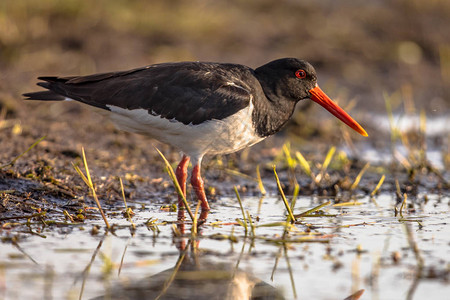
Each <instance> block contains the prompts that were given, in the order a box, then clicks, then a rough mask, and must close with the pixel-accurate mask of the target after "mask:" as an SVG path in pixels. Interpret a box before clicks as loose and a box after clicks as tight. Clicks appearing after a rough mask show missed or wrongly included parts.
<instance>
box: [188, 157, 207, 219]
mask: <svg viewBox="0 0 450 300" xmlns="http://www.w3.org/2000/svg"><path fill="white" fill-rule="evenodd" d="M191 184H192V187H193V188H194V190H195V193H196V194H197V198H198V200H200V201H201V207H202V212H201V214H200V220H205V219H206V217H207V216H208V212H209V210H210V208H209V204H208V200H207V199H206V194H205V188H204V185H203V179H202V177H201V175H200V165H195V166H194V169H193V170H192V176H191Z"/></svg>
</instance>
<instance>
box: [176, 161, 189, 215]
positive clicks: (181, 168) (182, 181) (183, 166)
mask: <svg viewBox="0 0 450 300" xmlns="http://www.w3.org/2000/svg"><path fill="white" fill-rule="evenodd" d="M189 160H190V158H189V156H186V155H183V158H182V159H181V161H180V163H179V164H178V167H177V170H176V172H175V175H176V176H177V180H178V184H179V185H180V187H181V191H182V192H183V194H184V197H186V179H187V168H188V165H189ZM178 220H179V221H182V220H184V203H183V200H182V198H181V197H180V196H178Z"/></svg>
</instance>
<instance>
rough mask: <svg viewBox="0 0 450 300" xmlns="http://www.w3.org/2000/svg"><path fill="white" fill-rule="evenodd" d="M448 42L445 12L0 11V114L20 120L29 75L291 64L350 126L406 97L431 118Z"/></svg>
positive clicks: (174, 6)
mask: <svg viewBox="0 0 450 300" xmlns="http://www.w3.org/2000/svg"><path fill="white" fill-rule="evenodd" d="M449 37H450V1H448V0H429V1H423V0H390V1H388V0H378V1H364V0H352V1H333V0H323V1H317V0H306V1H295V0H280V1H273V0H257V1H254V0H252V1H249V0H232V1H217V0H191V1H179V0H153V1H125V0H96V1H88V0H81V1H80V0H79V1H77V0H1V1H0V70H1V71H0V105H1V106H3V107H7V111H8V114H12V115H14V114H19V115H20V112H23V111H25V110H27V109H28V107H29V106H27V104H24V103H23V102H22V101H19V100H20V98H21V96H20V94H21V93H23V92H26V91H30V90H35V89H36V88H35V87H34V84H35V82H36V77H37V76H40V75H80V74H83V75H85V74H89V73H94V72H106V71H114V70H123V69H130V68H134V67H139V66H143V65H147V64H152V63H158V62H167V61H183V60H201V61H220V62H233V63H241V64H245V65H248V66H250V67H257V66H259V65H261V64H264V63H266V62H268V61H270V60H273V59H276V58H281V57H297V58H302V59H305V60H308V61H309V62H311V63H312V64H313V65H314V66H315V67H316V69H317V72H318V76H319V84H320V85H321V87H322V89H324V90H325V91H326V92H327V93H328V94H330V96H332V98H334V99H337V100H338V101H339V103H343V104H349V102H350V101H353V100H355V101H353V102H350V105H349V106H347V108H349V109H351V111H352V113H355V114H356V116H358V112H365V113H367V112H379V113H385V104H384V99H383V93H387V94H390V95H392V94H395V93H397V94H398V95H399V97H391V98H390V99H391V101H394V100H395V99H398V101H397V103H392V105H393V108H394V109H397V108H399V109H403V108H402V105H401V104H402V103H403V102H402V99H401V98H402V97H403V98H404V97H408V98H411V99H412V100H413V101H414V103H415V106H416V107H417V108H425V109H426V110H427V112H428V115H433V114H438V115H442V114H448V112H449V107H450V100H449V98H450V38H449ZM394 102H395V101H394ZM353 104H354V105H353ZM344 107H345V106H344ZM19 108H20V109H19ZM314 110H316V108H314ZM319 110H320V108H318V109H317V111H319ZM363 123H364V122H363Z"/></svg>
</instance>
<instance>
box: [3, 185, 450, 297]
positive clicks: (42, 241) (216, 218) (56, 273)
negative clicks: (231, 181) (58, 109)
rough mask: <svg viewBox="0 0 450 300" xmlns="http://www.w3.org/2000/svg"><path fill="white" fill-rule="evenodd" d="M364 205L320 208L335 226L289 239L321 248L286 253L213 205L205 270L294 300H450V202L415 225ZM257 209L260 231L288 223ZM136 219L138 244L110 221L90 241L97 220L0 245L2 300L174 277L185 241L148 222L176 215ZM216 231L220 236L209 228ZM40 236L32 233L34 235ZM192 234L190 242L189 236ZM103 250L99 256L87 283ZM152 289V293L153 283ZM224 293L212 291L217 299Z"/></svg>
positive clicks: (293, 247) (252, 208)
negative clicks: (257, 283)
mask: <svg viewBox="0 0 450 300" xmlns="http://www.w3.org/2000/svg"><path fill="white" fill-rule="evenodd" d="M422 197H423V195H420V196H419V198H418V199H422ZM320 201H321V202H325V200H320ZM358 201H359V202H360V203H362V204H361V205H356V206H345V207H333V206H331V205H328V206H326V207H324V208H323V211H324V212H325V213H326V214H330V215H335V216H328V217H325V216H322V217H308V218H303V219H302V220H301V221H302V224H297V225H296V227H295V228H294V229H292V230H291V233H290V238H291V239H292V240H297V241H298V240H299V238H300V237H303V236H305V233H304V231H305V229H306V228H307V226H306V225H305V224H310V228H311V232H310V233H309V236H315V237H316V240H315V241H310V242H303V243H301V242H295V243H294V242H293V243H289V244H287V247H286V249H287V251H286V252H284V247H283V244H282V243H276V242H268V241H266V240H264V238H270V239H273V240H277V239H281V236H282V234H283V231H284V227H283V226H272V227H257V228H256V229H255V236H256V238H255V239H253V240H252V238H251V234H249V235H248V236H247V238H245V234H244V230H243V227H241V226H239V225H232V224H230V223H235V220H236V218H242V214H241V210H240V208H239V205H238V202H237V201H236V200H235V198H221V199H219V200H218V201H216V202H214V203H212V212H211V214H210V215H209V218H208V222H207V224H206V225H205V226H203V229H202V231H201V235H200V238H199V245H198V253H199V255H198V257H199V261H200V263H202V261H203V262H205V261H207V262H205V263H204V265H205V266H210V267H211V268H213V269H214V268H216V267H217V268H218V265H219V263H225V264H228V265H230V266H231V269H234V268H235V266H236V265H237V264H239V269H240V270H242V271H244V272H245V273H248V274H251V275H252V276H254V277H256V278H258V279H260V280H262V281H265V282H267V283H268V284H270V285H272V286H274V287H276V288H277V289H278V290H279V291H280V292H281V293H282V294H283V295H284V296H285V297H286V299H293V298H294V295H295V294H297V298H298V299H344V298H345V297H347V296H349V295H350V294H352V293H354V292H355V291H357V290H359V289H365V292H364V294H363V297H362V299H426V298H428V299H443V295H448V294H450V284H449V281H448V280H449V278H448V271H449V268H450V261H449V258H450V238H449V237H450V229H449V226H448V223H449V220H450V213H449V205H450V197H449V196H448V195H445V196H438V195H428V201H427V202H426V204H421V205H419V204H415V205H414V208H415V211H411V210H410V211H403V218H404V219H407V220H409V221H402V220H401V217H400V216H395V215H394V205H395V198H394V197H393V196H391V195H389V194H382V195H379V196H378V197H376V198H375V199H374V200H371V199H370V198H369V197H363V198H361V199H359V200H358ZM259 202H260V199H258V198H255V197H243V205H244V208H245V209H246V210H248V211H249V213H250V214H251V216H252V220H253V222H255V224H256V225H261V224H269V223H272V222H278V221H284V220H285V216H284V215H285V211H284V206H283V204H282V202H281V201H280V200H279V199H278V198H277V197H267V196H266V197H265V198H263V199H262V203H261V209H260V212H259ZM420 202H421V203H424V201H420ZM318 204H320V202H319V200H318V199H317V198H315V197H300V198H299V199H298V201H297V205H296V209H295V212H294V213H300V212H303V211H306V210H308V209H310V208H312V207H315V206H317V205H318ZM130 205H133V204H132V203H130ZM137 207H139V206H137ZM107 211H109V212H111V210H107ZM135 212H136V215H135V216H134V217H133V221H134V223H135V224H136V225H137V230H136V233H135V235H134V236H131V234H130V230H129V222H128V221H127V220H125V219H124V218H122V217H119V216H116V217H111V216H109V217H108V218H109V220H110V222H111V223H113V224H117V225H123V226H122V227H119V228H118V229H117V230H116V231H115V234H114V235H113V234H108V235H107V236H106V237H104V236H103V234H102V232H100V233H99V234H97V235H91V234H90V232H89V231H90V230H91V227H92V225H93V224H98V225H100V226H103V224H102V222H101V221H100V219H99V220H95V221H92V220H91V221H87V222H86V223H85V224H83V225H77V226H61V227H59V228H57V229H56V228H55V226H51V227H46V228H44V229H43V231H42V232H41V234H42V235H45V236H46V237H45V238H43V237H40V236H37V235H27V237H26V238H25V239H23V240H21V241H19V243H18V244H17V245H16V246H15V245H13V244H11V243H1V244H0V298H2V299H78V298H79V297H80V294H81V293H82V299H89V298H92V297H96V296H100V295H104V294H108V293H111V289H112V287H114V288H118V287H119V286H120V285H122V284H130V283H131V284H136V283H137V282H139V281H140V280H142V279H145V278H149V276H153V275H155V274H157V273H158V272H161V271H164V270H167V269H170V268H173V267H174V266H175V264H176V262H177V259H178V257H179V251H178V249H177V247H176V245H177V243H179V241H180V240H179V239H177V240H175V243H174V241H173V233H172V230H173V229H172V227H173V226H172V224H165V225H159V226H158V228H159V230H160V232H159V233H158V234H154V233H153V231H152V230H150V229H148V228H147V227H146V226H145V225H144V223H145V222H146V221H147V220H148V219H149V218H153V219H158V221H160V222H163V221H168V222H173V221H175V220H176V213H168V212H164V211H161V210H160V209H159V206H147V207H146V208H145V210H140V209H139V208H136V209H135ZM257 216H259V222H257ZM418 221H419V222H418ZM215 222H218V223H217V226H212V224H214V223H215ZM220 224H222V225H220ZM407 226H408V228H409V232H410V234H411V236H412V240H413V241H414V242H415V243H417V248H418V249H419V252H418V253H419V256H420V257H421V258H422V259H423V261H424V267H423V269H422V278H421V279H416V277H417V275H418V272H419V267H418V259H417V258H416V256H415V254H414V252H413V251H412V246H411V245H410V244H409V243H408V237H407V236H408V235H407V232H408V228H407ZM40 227H41V225H33V226H32V228H33V229H34V230H36V229H37V228H40ZM55 229H56V230H55ZM187 229H188V230H187V233H188V234H189V233H190V230H189V229H190V228H189V226H187ZM232 232H233V235H234V236H236V237H237V239H238V241H237V242H236V243H232V242H231V241H230V240H227V239H225V240H219V239H214V238H213V237H214V236H215V235H217V234H224V235H230V234H231V233H232ZM323 241H329V242H328V243H323ZM99 244H100V248H99V249H100V251H99V252H98V254H96V255H95V257H94V261H93V263H92V266H91V267H90V269H89V270H88V272H85V273H84V274H85V276H83V272H84V270H85V269H86V268H87V266H88V265H89V262H90V261H91V259H92V258H93V255H94V253H95V250H96V248H97V247H98V246H99ZM286 253H287V257H288V260H289V262H290V267H289V266H288V264H287V261H288V260H287V259H286V255H285V254H286ZM122 256H123V265H122V268H121V272H120V275H118V268H119V265H120V262H121V259H122ZM277 256H279V259H278V263H277V267H276V270H275V271H274V275H273V280H271V274H272V271H273V269H274V265H275V264H276V261H277ZM393 256H396V257H397V259H396V260H394V259H393ZM215 266H216V267H215ZM433 274H434V275H433ZM442 274H445V275H442ZM290 275H292V278H293V282H291V280H290ZM432 275H433V276H432ZM425 277H435V278H425ZM83 278H84V279H85V280H84V288H83V289H84V290H83V292H81V290H82V286H83ZM252 278H253V277H252ZM145 280H147V281H145ZM145 280H144V282H149V283H148V284H150V283H151V282H154V280H153V281H152V279H145ZM169 289H170V287H169ZM180 293H182V294H183V291H181V292H180ZM217 293H218V292H217V291H213V295H217ZM113 294H117V293H116V292H113ZM150 298H154V296H152V297H150Z"/></svg>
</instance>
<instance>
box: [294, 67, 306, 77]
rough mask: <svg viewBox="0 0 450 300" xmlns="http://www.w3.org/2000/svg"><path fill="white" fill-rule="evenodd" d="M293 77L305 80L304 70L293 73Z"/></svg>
mask: <svg viewBox="0 0 450 300" xmlns="http://www.w3.org/2000/svg"><path fill="white" fill-rule="evenodd" d="M295 76H296V77H297V78H300V79H302V78H305V77H306V72H305V70H302V69H300V70H297V71H295Z"/></svg>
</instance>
